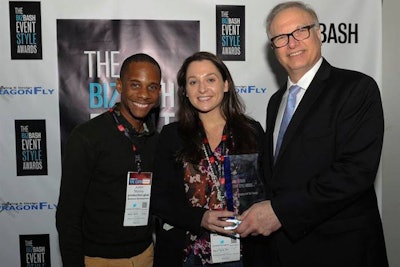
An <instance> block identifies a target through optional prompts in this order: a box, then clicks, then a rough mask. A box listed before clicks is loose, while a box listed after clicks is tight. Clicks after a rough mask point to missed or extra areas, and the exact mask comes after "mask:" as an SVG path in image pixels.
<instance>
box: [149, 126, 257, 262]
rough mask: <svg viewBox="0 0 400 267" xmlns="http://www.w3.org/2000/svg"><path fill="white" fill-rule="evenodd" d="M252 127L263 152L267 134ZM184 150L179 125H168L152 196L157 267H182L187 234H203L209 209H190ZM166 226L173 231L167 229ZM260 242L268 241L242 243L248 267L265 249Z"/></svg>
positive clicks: (163, 133) (157, 159)
mask: <svg viewBox="0 0 400 267" xmlns="http://www.w3.org/2000/svg"><path fill="white" fill-rule="evenodd" d="M252 125H253V127H254V128H255V130H256V132H257V136H258V140H259V142H260V150H261V149H262V145H261V143H262V141H263V136H264V130H263V128H262V126H261V124H260V123H259V122H256V121H252ZM182 146H183V139H182V137H181V136H180V133H179V131H178V123H177V122H174V123H171V124H168V125H165V126H164V127H163V129H162V131H161V133H160V138H159V145H158V148H157V149H158V150H157V155H156V168H155V171H154V176H153V185H152V193H151V210H152V213H153V214H155V216H156V221H157V226H156V242H155V251H154V267H157V266H182V263H183V261H182V260H183V255H184V254H183V250H184V245H185V238H186V234H185V233H186V231H191V232H193V233H200V232H202V231H204V230H203V229H202V227H201V226H200V223H201V219H202V217H203V214H204V213H205V212H206V209H203V208H197V207H196V208H194V207H190V206H189V205H187V198H186V194H185V189H184V182H183V177H184V173H183V166H182V163H179V162H177V161H176V154H177V152H178V151H179V150H180V149H181V148H182ZM160 218H162V219H160ZM164 223H168V224H170V225H173V226H174V227H173V228H172V229H169V228H165V227H164V225H163V224H164ZM258 242H260V243H263V242H265V241H264V240H261V238H254V237H252V238H248V239H245V240H243V242H242V244H243V245H244V246H243V250H242V252H243V255H244V259H243V260H244V261H245V264H246V266H254V264H255V261H256V257H255V253H256V252H257V251H259V250H257V249H258V248H260V250H261V248H265V245H258ZM256 244H257V249H256ZM262 253H263V252H262ZM255 266H257V265H255Z"/></svg>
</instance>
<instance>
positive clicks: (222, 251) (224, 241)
mask: <svg viewBox="0 0 400 267" xmlns="http://www.w3.org/2000/svg"><path fill="white" fill-rule="evenodd" d="M210 241H211V259H212V262H213V263H220V262H228V261H239V260H240V239H239V238H231V237H227V236H222V235H218V234H211V235H210Z"/></svg>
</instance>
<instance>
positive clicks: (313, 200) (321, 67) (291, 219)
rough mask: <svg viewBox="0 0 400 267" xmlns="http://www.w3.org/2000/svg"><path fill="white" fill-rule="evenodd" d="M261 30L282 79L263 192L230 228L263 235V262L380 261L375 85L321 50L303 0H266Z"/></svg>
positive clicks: (379, 119)
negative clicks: (269, 0)
mask: <svg viewBox="0 0 400 267" xmlns="http://www.w3.org/2000/svg"><path fill="white" fill-rule="evenodd" d="M267 32H268V36H269V38H271V39H270V41H271V46H272V48H273V50H274V53H275V55H276V57H277V59H278V61H279V62H280V64H281V65H282V66H283V67H284V68H285V70H286V71H287V74H288V79H287V82H286V84H284V85H283V86H282V87H281V88H280V89H279V90H278V91H277V92H276V93H275V94H274V95H273V96H272V97H271V99H270V101H269V103H268V109H267V123H266V139H265V140H266V141H265V150H264V156H265V157H264V158H263V160H262V163H263V170H264V175H265V179H266V189H267V190H268V192H269V194H270V197H269V200H268V201H263V202H259V203H257V204H255V205H253V206H252V207H251V208H250V209H249V210H247V211H246V212H245V213H244V214H243V216H242V217H241V218H240V219H242V220H243V221H242V223H241V225H240V226H239V227H238V228H237V232H238V233H240V235H241V236H242V237H245V236H247V235H257V234H261V235H265V236H267V235H269V236H270V237H269V238H266V240H269V241H270V245H271V246H270V250H269V251H266V252H265V255H266V257H268V258H269V263H268V264H266V265H268V266H271V267H275V266H279V267H292V266H296V267H303V266H307V267H320V266H324V267H329V266H341V267H354V266H363V267H367V266H369V267H377V266H379V267H386V266H388V262H387V257H386V250H385V242H384V237H383V230H382V223H381V219H380V214H379V210H378V205H377V201H376V195H375V189H374V182H375V177H376V174H377V170H378V166H379V160H380V155H381V149H382V141H383V132H384V120H383V110H382V102H381V98H380V92H379V88H378V86H377V84H376V82H375V81H374V80H373V79H372V78H371V77H369V76H367V75H365V74H362V73H360V72H356V71H351V70H344V69H339V68H336V67H333V66H331V65H330V64H329V63H328V62H327V61H326V60H325V59H324V58H323V57H322V55H321V45H322V43H321V31H320V28H319V22H318V17H317V15H316V13H315V11H314V10H313V9H311V8H310V7H309V6H307V5H305V4H303V3H302V2H284V3H281V4H279V5H277V6H275V7H274V8H273V9H272V10H271V12H270V14H269V16H268V18H267ZM291 88H297V89H294V90H291ZM298 89H300V90H298ZM296 91H297V92H298V93H297V95H296V96H295V94H294V93H293V94H292V93H291V92H296ZM291 96H293V97H291ZM287 99H289V100H287ZM292 99H293V100H295V101H291V100H292ZM291 102H293V103H294V105H293V106H291V105H289V104H290V103H291ZM287 103H288V104H287ZM293 107H294V110H295V111H294V114H293V117H291V120H290V119H288V118H289V117H288V116H286V114H288V113H289V112H287V111H288V110H292V109H293ZM282 125H284V126H287V128H286V131H283V130H282V129H283V128H282ZM267 261H268V260H267Z"/></svg>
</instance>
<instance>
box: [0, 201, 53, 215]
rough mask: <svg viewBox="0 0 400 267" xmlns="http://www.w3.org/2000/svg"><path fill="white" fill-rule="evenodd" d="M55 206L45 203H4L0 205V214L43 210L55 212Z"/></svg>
mask: <svg viewBox="0 0 400 267" xmlns="http://www.w3.org/2000/svg"><path fill="white" fill-rule="evenodd" d="M56 209H57V205H56V204H51V203H48V202H46V201H41V202H15V203H12V202H4V201H1V203H0V214H1V213H7V214H17V213H20V212H28V211H29V212H36V211H44V210H56Z"/></svg>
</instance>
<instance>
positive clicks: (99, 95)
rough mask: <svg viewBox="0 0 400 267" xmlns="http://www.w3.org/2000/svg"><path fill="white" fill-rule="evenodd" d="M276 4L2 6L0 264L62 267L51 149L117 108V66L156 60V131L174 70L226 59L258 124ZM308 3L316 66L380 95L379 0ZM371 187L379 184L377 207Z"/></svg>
mask: <svg viewBox="0 0 400 267" xmlns="http://www.w3.org/2000/svg"><path fill="white" fill-rule="evenodd" d="M279 2H280V1H277V0H271V1H264V0H253V1H247V2H246V1H245V2H244V1H237V0H218V1H196V0H187V1H180V0H170V1H163V0H153V1H126V0H104V1H95V0H86V1H84V2H83V3H82V1H80V0H70V1H62V0H51V1H50V0H43V1H7V0H1V1H0V25H3V26H4V27H0V35H1V36H2V38H3V39H2V41H1V42H0V51H1V53H0V61H1V62H2V67H1V68H0V121H1V128H0V137H1V138H0V157H1V160H0V169H1V172H0V227H1V231H0V247H1V250H0V259H1V266H42V267H43V266H53V267H60V266H62V264H61V258H60V254H59V248H58V236H57V231H56V228H55V211H56V208H57V201H58V193H59V186H60V175H61V150H62V144H63V142H64V140H65V139H66V138H67V136H68V134H69V132H70V131H71V129H72V128H73V127H75V126H76V124H78V123H81V122H84V121H86V120H88V119H90V118H91V117H93V116H96V115H97V114H99V113H101V112H103V111H105V110H107V109H108V108H109V107H110V106H112V105H113V104H114V102H115V101H118V100H119V95H118V94H116V91H115V82H116V79H117V77H118V74H119V69H120V66H121V63H122V60H123V59H124V58H125V57H127V56H129V55H131V54H133V53H137V52H144V53H148V54H150V55H152V56H153V57H154V58H155V59H156V60H158V61H159V62H160V65H161V68H162V72H163V73H162V74H163V75H162V88H163V89H162V90H163V92H162V93H163V96H162V98H161V103H160V115H159V118H160V120H159V121H160V125H159V127H161V126H162V125H164V124H167V123H169V122H172V121H174V120H176V118H175V112H176V109H177V101H176V100H177V99H176V91H177V84H176V79H175V77H176V72H177V70H178V69H179V67H180V65H181V64H182V62H183V60H184V59H185V58H186V57H187V56H189V55H191V54H192V53H193V52H194V51H197V50H204V51H210V52H213V53H216V54H219V55H220V56H221V57H222V58H224V59H225V63H226V64H227V66H228V68H229V69H230V71H231V73H232V76H233V78H234V80H235V84H236V90H237V91H238V92H239V94H240V96H241V97H242V99H243V100H244V102H245V104H246V107H247V108H246V111H247V113H248V115H250V116H251V117H253V118H254V119H256V120H258V121H260V122H261V124H262V125H265V115H266V114H265V112H266V106H267V103H268V99H269V98H270V96H271V95H272V94H273V93H274V92H275V91H276V90H277V89H278V88H279V85H280V84H281V83H282V82H283V81H284V80H285V79H286V75H285V73H284V72H283V71H282V69H281V68H280V67H279V65H278V63H277V61H276V59H275V57H274V55H273V51H272V50H271V48H270V45H269V42H268V39H267V35H266V30H265V19H266V16H267V12H268V11H269V10H270V9H271V8H272V7H273V6H274V5H275V4H277V3H279ZM308 2H309V3H310V4H311V5H312V6H313V7H314V8H315V10H316V11H317V13H318V15H319V19H320V21H321V30H322V37H323V45H322V50H323V55H324V57H325V58H326V59H327V60H328V61H329V62H330V63H331V64H332V65H335V66H338V67H341V68H348V69H355V70H358V71H361V72H364V73H366V74H368V75H370V76H372V77H374V78H375V80H376V81H377V83H378V84H379V85H381V69H382V57H381V53H382V47H381V39H382V38H381V37H382V32H381V25H382V23H381V20H382V18H381V10H382V6H381V5H382V3H381V1H380V0H337V1H319V0H309V1H308ZM24 15H25V16H24ZM18 45H23V46H19V49H20V50H19V53H18ZM35 45H36V49H37V50H36V52H35V49H34V48H35ZM218 47H219V48H221V50H220V51H217V50H219V48H218ZM224 47H226V48H225V49H224ZM238 51H240V53H238ZM223 52H225V55H223ZM382 90H384V89H382ZM27 162H29V163H27ZM380 185H381V177H380V174H379V175H378V179H377V183H376V188H377V192H378V199H379V201H380V199H381V188H380ZM32 264H34V265H32Z"/></svg>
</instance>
